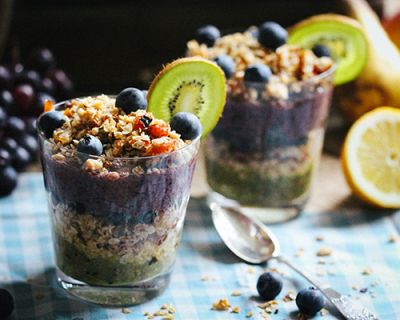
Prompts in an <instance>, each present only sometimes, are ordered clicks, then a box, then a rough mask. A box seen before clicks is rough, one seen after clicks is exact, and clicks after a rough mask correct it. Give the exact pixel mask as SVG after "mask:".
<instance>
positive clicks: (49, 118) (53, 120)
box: [38, 111, 65, 138]
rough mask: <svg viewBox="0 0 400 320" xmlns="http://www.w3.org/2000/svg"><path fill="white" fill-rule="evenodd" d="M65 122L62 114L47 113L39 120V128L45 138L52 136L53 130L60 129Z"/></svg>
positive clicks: (58, 112)
mask: <svg viewBox="0 0 400 320" xmlns="http://www.w3.org/2000/svg"><path fill="white" fill-rule="evenodd" d="M64 122H65V119H64V114H63V113H62V112H60V111H49V112H46V113H44V114H42V115H41V116H40V118H39V122H38V124H39V128H40V130H42V131H43V133H44V135H45V136H46V137H47V138H50V137H51V136H52V135H53V132H54V130H55V129H57V128H60V127H61V126H62V125H63V124H64Z"/></svg>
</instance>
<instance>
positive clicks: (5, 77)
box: [0, 66, 11, 88]
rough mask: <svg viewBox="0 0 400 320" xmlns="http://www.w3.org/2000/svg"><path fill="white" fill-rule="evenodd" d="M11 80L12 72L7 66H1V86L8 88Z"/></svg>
mask: <svg viewBox="0 0 400 320" xmlns="http://www.w3.org/2000/svg"><path fill="white" fill-rule="evenodd" d="M10 82H11V73H10V71H9V70H8V69H7V68H6V67H5V66H0V88H8V87H9V86H10Z"/></svg>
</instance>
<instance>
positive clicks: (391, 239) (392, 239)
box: [388, 234, 397, 243]
mask: <svg viewBox="0 0 400 320" xmlns="http://www.w3.org/2000/svg"><path fill="white" fill-rule="evenodd" d="M396 241H397V237H396V235H394V234H391V235H390V236H389V238H388V242H389V243H395V242H396Z"/></svg>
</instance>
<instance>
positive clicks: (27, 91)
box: [13, 84, 35, 114]
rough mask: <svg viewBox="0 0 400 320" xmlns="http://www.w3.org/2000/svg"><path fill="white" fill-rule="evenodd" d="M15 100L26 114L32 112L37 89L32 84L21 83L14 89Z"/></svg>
mask: <svg viewBox="0 0 400 320" xmlns="http://www.w3.org/2000/svg"><path fill="white" fill-rule="evenodd" d="M13 97H14V101H15V103H16V104H17V106H18V107H19V109H20V111H22V112H23V113H24V114H29V113H30V111H31V110H30V108H31V106H32V104H33V102H34V100H35V90H34V89H33V87H32V85H30V84H20V85H18V86H16V87H15V88H14V90H13Z"/></svg>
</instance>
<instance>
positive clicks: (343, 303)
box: [275, 256, 378, 320]
mask: <svg viewBox="0 0 400 320" xmlns="http://www.w3.org/2000/svg"><path fill="white" fill-rule="evenodd" d="M275 259H276V260H278V261H279V262H281V263H284V264H286V265H287V266H288V267H289V268H291V269H292V270H294V271H296V272H297V273H298V274H300V275H301V276H302V277H304V278H305V279H306V280H308V281H309V282H310V283H311V284H312V285H314V286H315V287H316V288H317V289H318V290H320V291H321V292H322V293H323V295H324V296H325V297H326V298H327V299H328V300H329V301H330V302H331V303H332V304H333V305H334V306H335V307H336V309H337V310H338V311H339V313H340V314H341V315H342V316H343V317H344V318H345V319H347V320H378V317H377V316H376V315H374V314H373V313H372V312H370V311H369V310H368V309H366V308H365V307H364V306H363V305H361V304H360V303H358V302H355V301H353V300H351V299H350V298H349V297H347V296H345V295H342V294H340V293H339V292H337V291H336V290H333V289H332V288H331V287H330V286H329V285H319V284H318V283H317V282H316V281H314V280H313V279H312V278H311V277H309V276H308V275H307V274H305V273H304V272H303V271H300V269H298V268H297V267H295V266H294V265H293V264H291V263H290V262H289V261H287V260H286V259H285V258H283V257H280V256H277V257H275Z"/></svg>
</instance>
